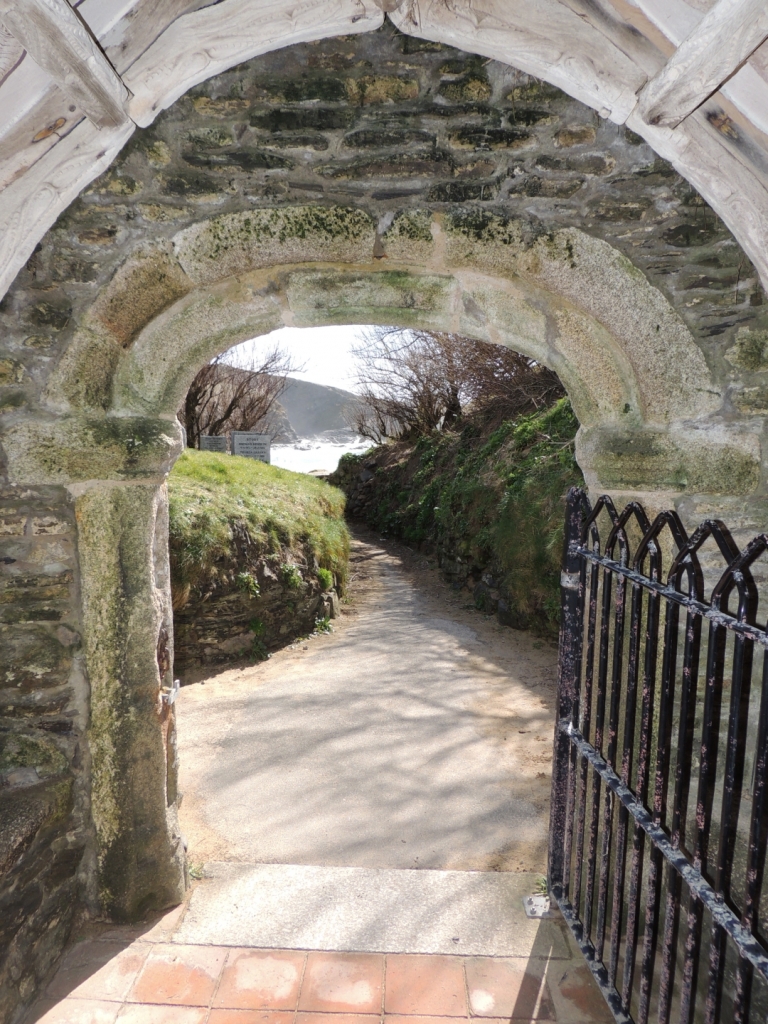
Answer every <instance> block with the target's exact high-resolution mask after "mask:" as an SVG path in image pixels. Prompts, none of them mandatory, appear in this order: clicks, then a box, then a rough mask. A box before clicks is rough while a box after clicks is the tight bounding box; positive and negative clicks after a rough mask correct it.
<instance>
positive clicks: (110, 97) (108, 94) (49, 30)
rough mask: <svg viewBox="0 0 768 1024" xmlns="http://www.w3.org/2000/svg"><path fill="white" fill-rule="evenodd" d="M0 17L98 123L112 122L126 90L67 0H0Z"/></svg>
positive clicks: (122, 118)
mask: <svg viewBox="0 0 768 1024" xmlns="http://www.w3.org/2000/svg"><path fill="white" fill-rule="evenodd" d="M0 22H1V23H2V24H3V25H4V27H5V28H6V29H7V30H8V31H9V32H10V33H11V35H13V36H14V37H15V38H16V39H17V40H18V42H19V43H21V45H22V46H23V47H24V49H25V50H26V51H27V52H28V53H29V55H30V56H31V57H32V59H33V60H34V61H35V63H37V64H39V65H40V67H41V68H43V70H44V71H47V72H48V74H49V75H50V76H51V78H52V79H53V80H54V81H55V82H56V83H57V84H58V85H59V86H60V88H61V89H62V90H63V91H64V93H65V94H66V95H67V96H68V97H70V98H71V100H72V102H73V103H75V104H77V106H78V108H79V109H80V110H82V111H83V113H84V114H85V115H86V117H88V118H89V120H90V121H92V122H93V124H95V125H96V127H97V128H117V127H119V126H120V125H122V124H125V123H126V121H127V120H128V115H127V114H126V112H125V109H124V104H125V102H126V100H127V99H128V98H129V96H130V93H129V92H128V90H127V89H126V87H125V85H124V84H123V81H122V79H121V78H120V76H119V75H118V73H117V72H116V71H115V69H114V68H113V67H112V65H111V64H110V63H109V61H108V60H107V58H106V57H105V56H104V53H103V52H102V50H101V47H100V46H99V44H98V42H97V41H96V40H95V39H94V37H93V35H92V34H91V32H90V29H89V28H88V26H87V25H86V24H85V22H84V21H83V20H82V18H81V17H80V16H79V15H78V14H77V12H76V11H74V10H73V9H72V8H71V7H70V5H69V4H68V3H67V0H0Z"/></svg>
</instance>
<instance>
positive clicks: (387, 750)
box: [177, 543, 555, 871]
mask: <svg viewBox="0 0 768 1024" xmlns="http://www.w3.org/2000/svg"><path fill="white" fill-rule="evenodd" d="M406 554H407V553H406ZM354 558H355V562H354V563H353V565H354V566H355V568H356V570H357V573H358V577H359V579H358V584H359V585H358V587H357V588H356V589H355V591H353V593H354V595H355V596H354V604H353V606H352V613H351V614H346V615H344V616H343V617H342V620H341V623H340V624H339V626H338V628H337V629H336V631H335V632H334V633H333V634H332V635H330V636H325V637H319V638H313V639H312V640H310V641H308V642H306V643H304V644H298V645H295V646H294V647H293V648H292V649H290V650H286V651H282V652H279V653H278V654H276V655H275V656H274V657H273V658H272V659H271V660H270V661H269V662H267V663H266V664H263V665H258V666H255V667H250V668H246V669H243V670H230V671H226V672H221V673H219V674H218V675H210V676H209V677H208V678H207V679H206V680H205V681H204V682H202V681H201V682H198V683H195V684H194V685H188V686H184V687H183V688H182V691H181V694H180V697H179V701H178V705H177V706H178V732H179V754H180V762H181V778H180V788H181V791H182V792H183V794H184V799H183V803H182V808H181V818H182V829H183V831H184V833H185V836H186V838H187V841H188V843H189V851H190V856H191V858H192V860H193V861H195V862H198V863H203V862H205V861H208V860H219V861H224V860H228V861H231V860H236V861H243V862H263V863H271V864H276V863H288V864H315V865H340V866H341V865H343V866H356V867H379V868H443V869H473V868H474V869H481V870H486V869H489V868H494V869H499V868H500V869H505V870H510V869H512V870H532V871H536V870H538V871H544V870H545V865H546V856H545V854H546V837H547V814H548V799H549V777H550V770H551V765H550V763H551V736H552V707H553V683H554V674H555V651H554V649H553V647H552V646H551V645H549V644H547V645H543V644H542V643H541V642H539V641H537V640H536V638H535V637H532V636H531V635H529V634H527V633H519V632H514V631H512V630H509V629H503V630H502V628H501V627H499V626H498V625H497V624H496V623H495V621H493V620H485V619H484V617H483V616H481V615H480V614H479V613H477V612H476V611H475V610H474V609H472V610H467V608H466V605H467V603H468V600H470V599H469V598H468V596H467V595H466V593H465V594H463V595H458V596H455V597H454V598H453V600H452V602H451V601H450V600H449V599H448V597H447V594H448V593H449V591H448V588H443V592H442V593H441V591H440V586H441V584H440V583H439V582H438V579H439V577H438V574H437V571H436V570H434V569H430V568H426V567H423V566H422V567H421V568H420V567H419V562H418V561H416V562H415V564H414V560H413V559H411V560H410V564H408V563H407V564H406V565H405V566H404V565H403V562H402V560H401V559H400V558H399V557H398V556H397V554H388V553H387V552H386V551H384V550H383V549H382V548H381V547H379V546H377V545H375V544H372V543H358V544H357V545H356V548H355V552H354ZM422 563H423V560H422ZM462 606H464V607H462Z"/></svg>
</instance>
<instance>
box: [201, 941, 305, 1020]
mask: <svg viewBox="0 0 768 1024" xmlns="http://www.w3.org/2000/svg"><path fill="white" fill-rule="evenodd" d="M304 957H305V954H304V953H294V952H290V951H282V950H280V951H277V950H276V951H274V952H272V951H264V950H260V951H259V952H255V951H254V950H251V949H233V950H231V951H230V954H229V959H228V960H227V965H226V967H225V968H224V974H223V975H222V978H221V982H220V984H219V990H218V992H217V993H216V998H215V1000H214V1006H222V1007H223V1006H226V1007H228V1008H231V1009H244V1010H294V1009H296V1003H297V1001H298V998H299V985H300V984H301V974H302V971H303V968H304Z"/></svg>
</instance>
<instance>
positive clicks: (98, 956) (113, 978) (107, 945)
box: [46, 942, 149, 1002]
mask: <svg viewBox="0 0 768 1024" xmlns="http://www.w3.org/2000/svg"><path fill="white" fill-rule="evenodd" d="M148 952H149V946H142V945H137V946H128V947H127V948H126V947H125V946H124V945H122V944H121V943H114V942H81V943H79V944H78V945H77V946H75V947H74V948H73V949H72V950H70V952H69V953H68V954H67V956H66V957H65V958H64V961H63V963H62V965H61V968H60V969H59V971H58V972H57V974H56V976H55V978H54V979H53V980H52V981H51V983H50V985H49V986H48V988H47V989H46V995H47V996H51V997H53V998H56V999H63V998H64V997H65V996H77V997H78V998H79V999H112V1000H118V1001H119V1002H122V1001H123V999H125V997H126V996H127V994H128V992H129V991H130V988H131V985H132V984H133V983H134V981H135V979H136V976H137V975H138V973H139V971H140V970H141V968H142V966H143V964H144V961H145V960H146V958H147V953H148Z"/></svg>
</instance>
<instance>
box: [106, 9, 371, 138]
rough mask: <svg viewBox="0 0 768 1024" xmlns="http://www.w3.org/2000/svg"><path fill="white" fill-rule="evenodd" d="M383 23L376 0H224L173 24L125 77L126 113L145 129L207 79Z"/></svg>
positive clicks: (365, 30) (364, 30)
mask: <svg viewBox="0 0 768 1024" xmlns="http://www.w3.org/2000/svg"><path fill="white" fill-rule="evenodd" d="M383 20H384V15H383V14H382V12H381V9H380V8H379V7H377V5H376V4H375V3H374V2H373V0H291V2H290V3H288V2H287V0H222V2H221V3H218V4H213V5H211V6H209V7H203V8H201V9H200V10H195V11H192V12H190V13H189V14H185V15H183V17H181V18H178V19H177V20H176V21H175V22H174V23H173V24H172V25H171V26H170V27H169V28H168V29H167V30H166V31H165V32H164V33H163V34H162V35H161V36H160V37H159V38H158V39H157V40H155V42H154V43H153V44H152V46H150V47H149V49H148V50H146V52H145V53H143V54H142V55H141V57H139V59H138V60H137V61H135V62H134V63H133V64H132V65H131V67H130V68H129V69H128V70H127V71H126V72H125V81H126V83H127V85H128V87H129V88H130V90H131V92H132V93H133V98H132V99H131V101H130V103H129V104H128V112H129V114H130V116H131V117H132V118H133V120H134V121H135V122H136V124H137V125H139V127H141V128H146V127H147V125H149V124H151V123H152V122H153V121H154V119H155V118H156V117H157V115H158V113H159V112H160V110H164V109H165V108H166V107H169V106H170V105H171V104H172V103H175V102H176V100H177V99H178V98H179V96H183V95H184V93H185V92H187V91H188V90H189V89H191V88H192V87H193V86H195V85H197V84H198V83H200V82H204V81H205V80H206V78H210V77H211V76H212V75H218V74H220V73H221V72H222V71H226V70H227V69H228V68H231V67H233V66H234V65H235V64H240V63H242V62H243V61H246V60H250V59H251V58H252V57H256V56H258V54H260V53H268V52H269V51H270V50H276V49H279V48H280V47H283V46H292V45H294V44H295V43H308V42H311V41H312V40H314V39H325V38H327V37H329V36H340V35H348V34H351V33H355V34H357V33H361V32H372V31H374V30H375V29H377V28H379V27H380V26H381V24H382V22H383Z"/></svg>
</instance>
